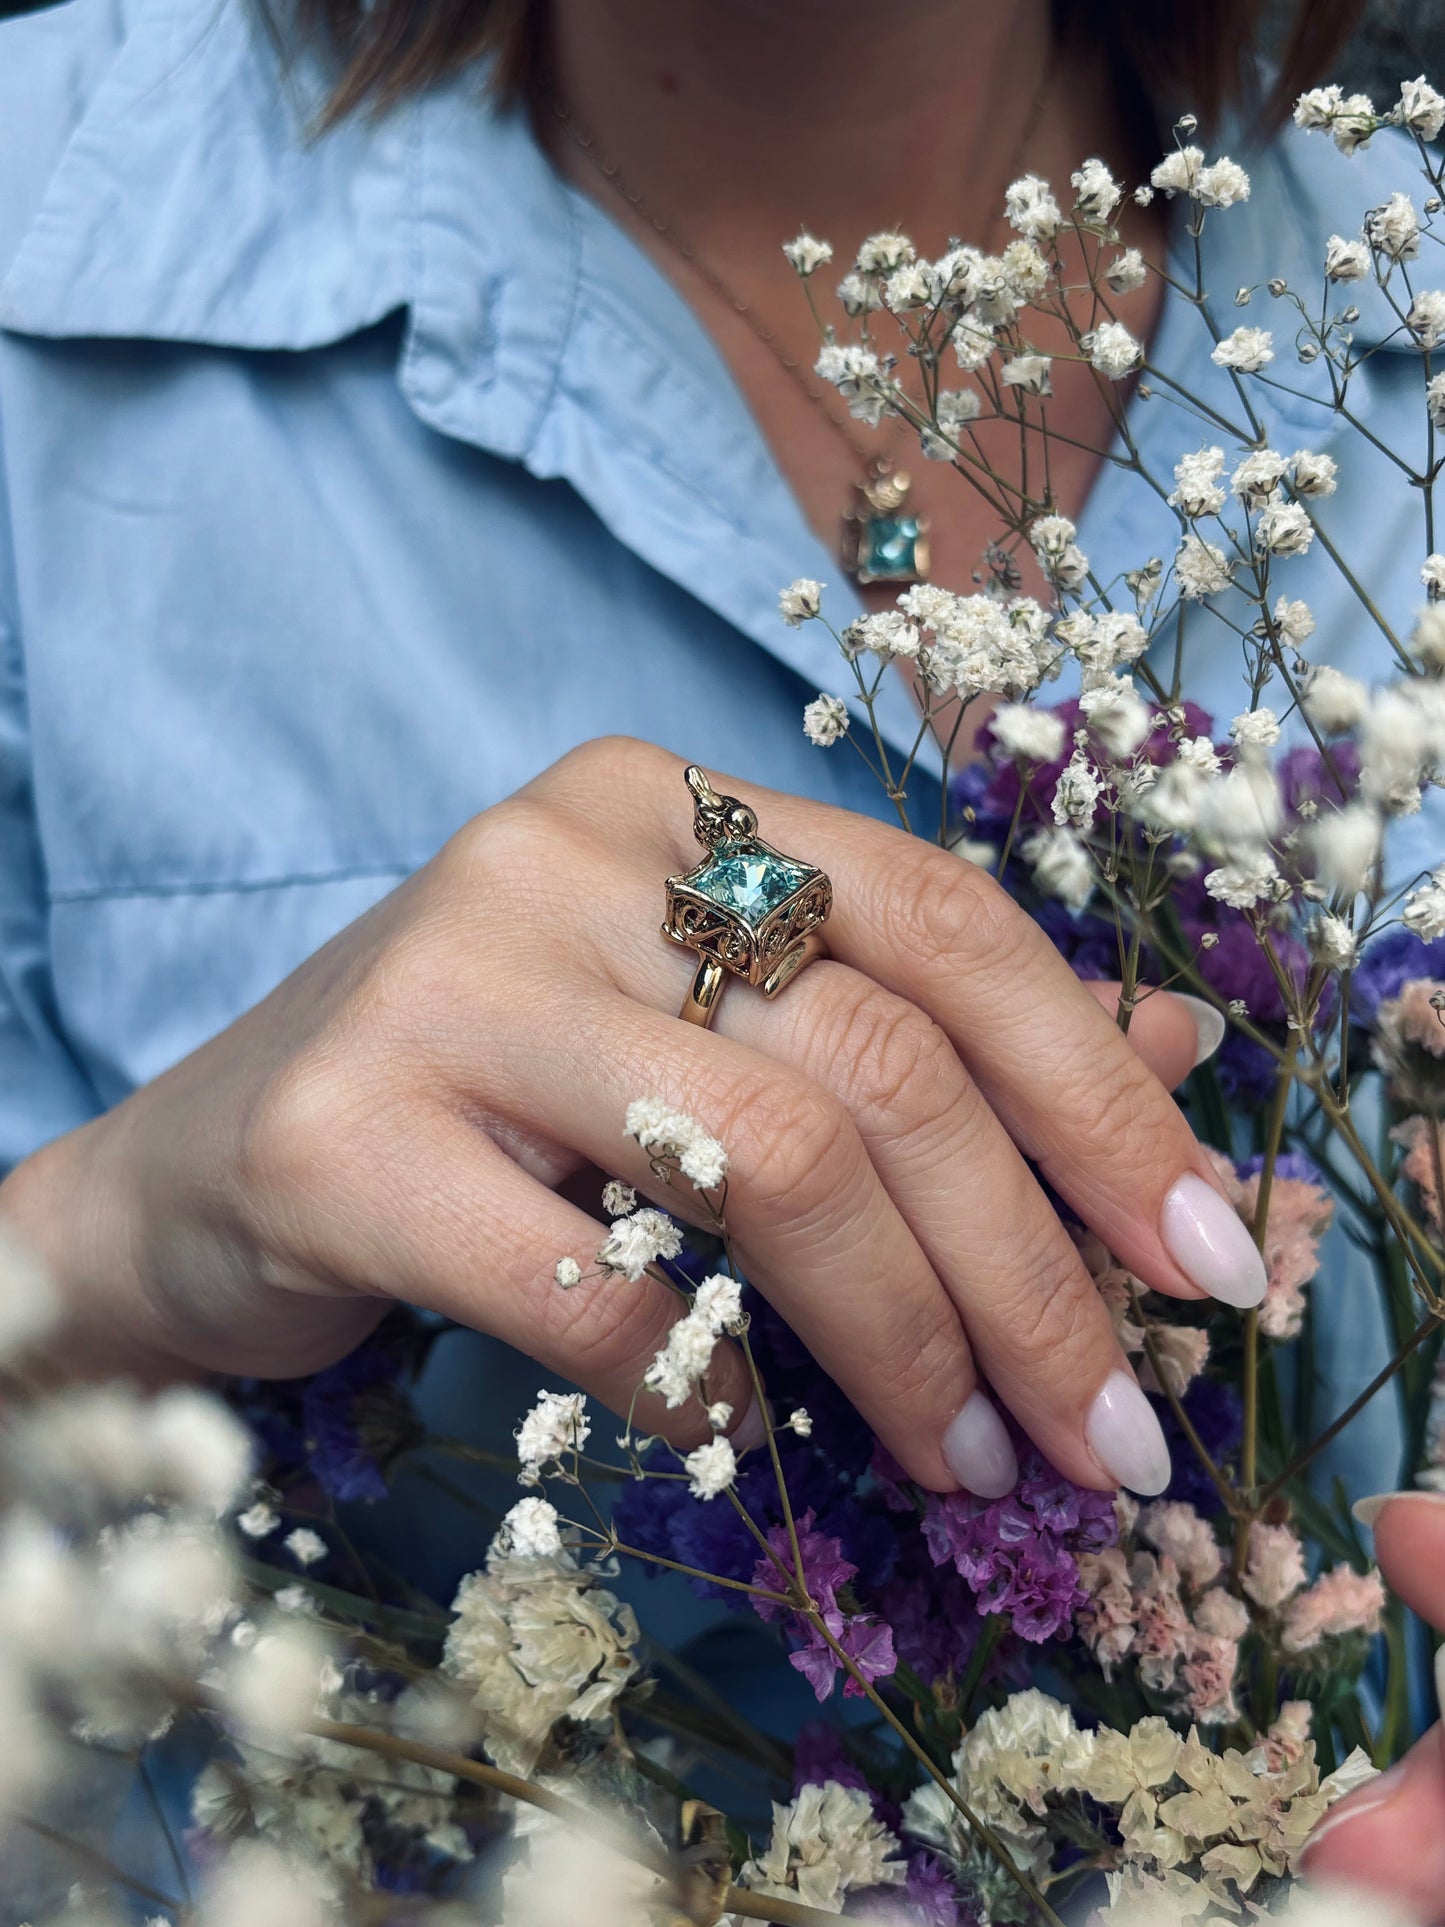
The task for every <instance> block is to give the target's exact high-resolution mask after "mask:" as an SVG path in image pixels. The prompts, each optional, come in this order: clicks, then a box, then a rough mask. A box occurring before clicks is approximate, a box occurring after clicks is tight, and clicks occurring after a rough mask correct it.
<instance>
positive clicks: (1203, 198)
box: [1194, 154, 1249, 207]
mask: <svg viewBox="0 0 1445 1927" xmlns="http://www.w3.org/2000/svg"><path fill="white" fill-rule="evenodd" d="M1194 196H1195V199H1196V200H1197V201H1198V202H1199V204H1200V206H1201V207H1234V206H1235V205H1236V204H1237V203H1238V202H1240V201H1247V200H1248V199H1249V176H1248V174H1246V173H1245V171H1244V169H1243V168H1242V167H1241V166H1240V165H1239V162H1238V161H1232V160H1231V159H1230V158H1229V156H1228V155H1227V154H1221V155H1220V157H1219V159H1218V160H1217V161H1212V162H1211V163H1210V164H1209V166H1208V167H1202V168H1201V169H1200V170H1199V176H1198V179H1197V180H1196V182H1195V184H1194Z"/></svg>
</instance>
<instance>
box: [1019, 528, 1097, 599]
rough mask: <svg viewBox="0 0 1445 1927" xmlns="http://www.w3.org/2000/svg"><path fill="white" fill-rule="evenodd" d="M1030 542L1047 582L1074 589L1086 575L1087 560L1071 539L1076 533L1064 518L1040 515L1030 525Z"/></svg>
mask: <svg viewBox="0 0 1445 1927" xmlns="http://www.w3.org/2000/svg"><path fill="white" fill-rule="evenodd" d="M1028 534H1029V543H1030V545H1031V547H1032V548H1033V552H1034V554H1035V555H1036V556H1037V557H1038V559H1039V566H1040V567H1041V568H1042V569H1043V572H1044V574H1045V575H1046V576H1047V577H1048V578H1049V580H1050V582H1053V583H1055V584H1057V586H1058V587H1059V588H1061V589H1077V588H1079V587H1080V586H1081V585H1082V584H1083V583H1084V582H1085V581H1086V580H1087V579H1088V574H1089V559H1088V557H1087V556H1086V555H1085V554H1084V553H1083V551H1082V550H1081V549H1080V548H1079V546H1078V543H1077V542H1076V541H1075V540H1074V538H1075V536H1076V535H1077V534H1078V530H1077V529H1076V528H1075V527H1074V524H1073V523H1072V522H1071V521H1070V520H1069V518H1068V516H1067V515H1040V516H1037V517H1036V518H1035V519H1034V521H1032V522H1031V523H1030V524H1029V531H1028Z"/></svg>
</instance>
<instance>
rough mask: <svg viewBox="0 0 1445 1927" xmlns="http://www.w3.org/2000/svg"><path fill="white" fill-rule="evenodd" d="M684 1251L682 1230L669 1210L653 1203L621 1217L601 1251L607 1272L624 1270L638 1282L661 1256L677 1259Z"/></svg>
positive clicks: (629, 1278) (630, 1279) (600, 1260)
mask: <svg viewBox="0 0 1445 1927" xmlns="http://www.w3.org/2000/svg"><path fill="white" fill-rule="evenodd" d="M681 1250H682V1233H681V1231H680V1230H679V1229H678V1227H677V1226H676V1225H675V1224H674V1223H673V1221H672V1219H671V1218H669V1217H668V1216H667V1214H666V1212H663V1211H656V1210H654V1209H653V1208H652V1206H651V1205H644V1207H643V1208H642V1210H640V1211H634V1212H632V1213H631V1215H630V1216H628V1217H626V1218H618V1219H617V1220H616V1222H615V1223H614V1224H613V1226H612V1230H611V1232H610V1234H609V1235H608V1237H607V1238H606V1240H605V1241H604V1242H603V1244H602V1245H601V1246H600V1247H599V1249H598V1252H597V1262H598V1264H599V1265H601V1267H602V1269H603V1270H604V1271H617V1272H621V1274H622V1276H623V1277H624V1278H626V1279H627V1281H628V1283H629V1284H633V1285H635V1284H636V1283H637V1282H638V1280H639V1279H640V1278H641V1277H642V1275H643V1273H644V1272H645V1271H646V1270H647V1267H648V1266H649V1265H651V1264H656V1263H657V1261H658V1259H659V1258H675V1257H676V1256H677V1254H678V1253H679V1252H680V1251H681Z"/></svg>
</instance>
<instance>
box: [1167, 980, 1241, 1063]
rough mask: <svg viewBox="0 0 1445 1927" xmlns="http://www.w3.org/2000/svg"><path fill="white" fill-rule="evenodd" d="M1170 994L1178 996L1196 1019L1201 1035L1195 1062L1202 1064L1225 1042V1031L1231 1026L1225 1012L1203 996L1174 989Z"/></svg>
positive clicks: (1195, 1052)
mask: <svg viewBox="0 0 1445 1927" xmlns="http://www.w3.org/2000/svg"><path fill="white" fill-rule="evenodd" d="M1169 994H1170V996H1171V997H1175V998H1177V999H1178V1001H1179V1002H1180V1003H1181V1004H1183V1005H1184V1006H1185V1008H1186V1009H1187V1010H1188V1012H1189V1015H1190V1016H1191V1017H1192V1018H1193V1019H1194V1028H1195V1030H1196V1031H1197V1032H1198V1035H1199V1042H1198V1043H1197V1044H1196V1045H1195V1048H1194V1062H1195V1064H1196V1065H1198V1064H1202V1063H1203V1062H1204V1060H1205V1059H1206V1058H1207V1057H1213V1055H1214V1053H1215V1052H1216V1051H1217V1050H1218V1049H1219V1046H1220V1045H1221V1044H1222V1043H1223V1042H1224V1033H1225V1031H1226V1030H1228V1028H1229V1024H1228V1021H1227V1020H1226V1018H1225V1015H1224V1012H1223V1011H1222V1010H1216V1009H1215V1008H1214V1005H1213V1004H1208V1003H1206V1002H1205V1001H1204V999H1203V998H1202V997H1191V996H1190V995H1189V994H1188V992H1187V991H1183V990H1173V991H1171V992H1170V993H1169Z"/></svg>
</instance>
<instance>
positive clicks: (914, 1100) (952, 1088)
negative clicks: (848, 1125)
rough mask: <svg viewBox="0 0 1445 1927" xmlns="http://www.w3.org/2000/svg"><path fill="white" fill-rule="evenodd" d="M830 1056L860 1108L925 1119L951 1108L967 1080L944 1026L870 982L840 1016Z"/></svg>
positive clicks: (845, 1005) (830, 1043) (846, 1004)
mask: <svg viewBox="0 0 1445 1927" xmlns="http://www.w3.org/2000/svg"><path fill="white" fill-rule="evenodd" d="M827 1041H828V1046H829V1049H830V1055H831V1057H832V1059H833V1061H834V1062H835V1063H836V1064H837V1065H838V1067H839V1069H840V1071H841V1072H842V1076H843V1079H844V1080H845V1083H846V1087H847V1089H848V1090H849V1092H850V1093H851V1094H852V1095H853V1097H854V1100H855V1103H856V1105H857V1107H858V1108H859V1109H860V1110H867V1111H870V1112H873V1113H876V1114H882V1115H885V1116H886V1115H890V1114H896V1113H900V1112H902V1113H906V1114H907V1115H908V1116H909V1117H910V1118H915V1119H921V1118H924V1117H930V1116H933V1115H935V1114H941V1113H943V1112H945V1111H947V1110H949V1109H950V1108H951V1107H952V1102H953V1100H954V1099H955V1098H956V1097H957V1095H958V1087H959V1084H960V1081H961V1078H962V1071H961V1068H960V1066H959V1062H958V1057H957V1054H956V1052H955V1051H954V1048H953V1045H952V1044H951V1043H950V1042H949V1039H948V1037H947V1035H946V1034H945V1032H944V1031H943V1029H942V1028H941V1026H940V1025H938V1024H936V1023H935V1022H934V1020H933V1019H932V1018H931V1017H930V1016H929V1015H928V1014H927V1012H925V1011H922V1010H920V1009H919V1008H918V1007H917V1005H916V1004H910V1003H908V1002H907V1001H906V999H904V998H902V997H896V996H894V995H893V993H892V992H891V991H887V990H883V989H880V988H879V987H878V986H877V985H876V984H869V985H867V986H866V987H865V988H864V989H862V990H861V991H860V992H858V993H857V994H856V995H853V996H852V997H850V999H849V1000H848V1002H847V1003H845V1004H844V1005H843V1007H842V1008H841V1010H840V1011H839V1013H838V1018H837V1025H836V1029H835V1031H834V1034H833V1036H832V1037H831V1038H829V1039H828V1040H827Z"/></svg>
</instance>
